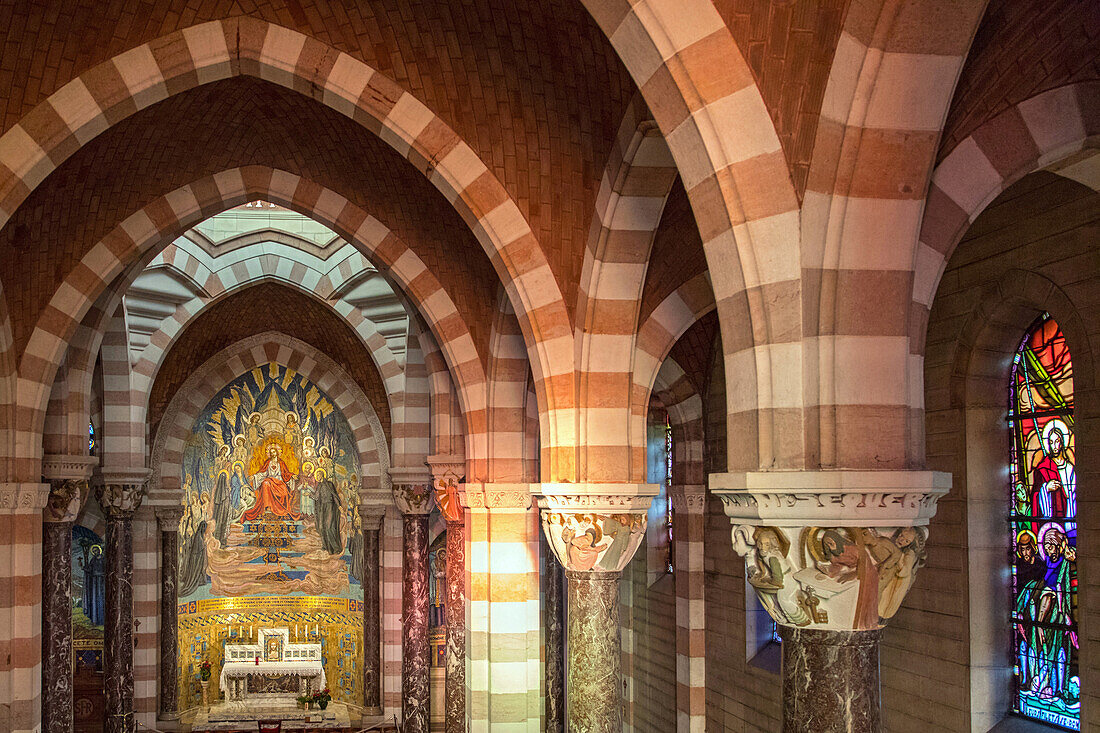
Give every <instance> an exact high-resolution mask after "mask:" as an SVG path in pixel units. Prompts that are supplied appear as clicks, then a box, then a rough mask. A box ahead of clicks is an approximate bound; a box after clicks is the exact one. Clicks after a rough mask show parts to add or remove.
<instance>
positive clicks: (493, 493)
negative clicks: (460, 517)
mask: <svg viewBox="0 0 1100 733" xmlns="http://www.w3.org/2000/svg"><path fill="white" fill-rule="evenodd" d="M536 485H537V484H527V483H518V484H511V483H491V484H487V483H484V482H479V483H465V484H459V485H458V487H457V494H458V500H459V503H460V504H461V505H462V506H464V507H466V508H467V509H530V508H531V499H532V494H531V488H532V487H533V486H536Z"/></svg>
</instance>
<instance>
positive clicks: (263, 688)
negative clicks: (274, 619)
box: [219, 629, 325, 700]
mask: <svg viewBox="0 0 1100 733" xmlns="http://www.w3.org/2000/svg"><path fill="white" fill-rule="evenodd" d="M219 685H220V687H221V691H222V694H223V695H224V696H225V699H226V700H245V699H254V698H259V699H264V698H267V699H271V698H284V699H285V698H292V699H293V698H297V697H298V696H299V695H306V694H309V693H311V692H315V691H317V690H323V689H324V688H325V668H324V665H323V664H322V660H321V645H320V644H293V643H291V642H290V631H289V629H260V631H259V634H258V635H257V643H255V644H226V645H225V663H224V664H223V665H222V672H221V676H220V678H219Z"/></svg>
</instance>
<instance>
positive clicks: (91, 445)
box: [88, 423, 96, 456]
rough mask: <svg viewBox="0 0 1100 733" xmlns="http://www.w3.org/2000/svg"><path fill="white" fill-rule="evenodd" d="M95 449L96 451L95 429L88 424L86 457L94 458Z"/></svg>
mask: <svg viewBox="0 0 1100 733" xmlns="http://www.w3.org/2000/svg"><path fill="white" fill-rule="evenodd" d="M95 449H96V442H95V428H94V427H92V424H91V423H88V455H90V456H94V455H95Z"/></svg>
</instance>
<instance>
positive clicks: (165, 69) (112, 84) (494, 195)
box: [0, 17, 575, 456]
mask: <svg viewBox="0 0 1100 733" xmlns="http://www.w3.org/2000/svg"><path fill="white" fill-rule="evenodd" d="M242 75H245V76H253V77H256V78H259V79H263V80H265V81H269V82H272V83H275V84H278V85H280V86H283V87H286V88H288V89H292V90H296V91H299V92H302V93H308V94H309V95H310V96H312V97H313V98H315V99H316V100H317V101H319V102H321V103H322V104H325V105H326V106H328V107H331V108H332V109H334V110H336V111H338V112H340V113H341V114H344V115H346V116H348V117H350V118H352V119H355V120H356V121H357V122H359V123H360V124H362V125H363V126H364V127H366V128H367V129H369V130H371V131H372V132H374V133H375V134H377V135H378V136H379V137H380V138H382V139H383V140H384V141H386V143H388V144H389V145H390V146H391V147H392V148H393V149H394V150H396V151H397V152H398V153H400V154H401V155H402V156H403V157H405V158H406V159H407V160H408V161H409V162H410V163H411V164H412V165H414V166H415V167H416V168H417V170H420V171H422V172H423V173H424V175H425V176H426V177H427V178H428V180H429V181H430V182H431V183H432V184H433V185H434V186H435V187H436V188H437V189H438V190H439V191H441V192H442V193H443V195H444V196H445V197H446V198H447V200H448V201H450V202H451V203H452V205H454V207H455V209H456V210H457V211H458V213H459V215H460V216H461V217H462V218H463V220H464V221H465V222H466V223H467V224H468V225H469V227H470V229H471V231H472V232H473V234H474V236H475V237H476V238H477V240H478V241H479V242H480V243H481V245H482V247H483V248H484V250H485V253H486V255H487V256H488V257H489V259H490V261H491V263H492V264H493V267H494V269H495V270H496V272H497V275H498V277H499V278H500V280H501V281H502V282H503V283H504V284H505V290H506V292H507V293H508V297H509V298H510V299H512V301H513V305H514V307H516V313H517V315H518V318H519V321H520V325H521V327H522V330H523V334H524V339H525V346H526V348H527V351H528V357H529V358H530V360H531V363H532V366H533V369H534V370H535V378H536V384H537V386H538V389H539V392H540V394H541V396H542V398H541V399H540V403H542V404H547V405H550V404H551V403H552V409H554V410H557V411H558V415H557V417H556V419H553V420H550V421H549V422H550V431H551V434H552V435H553V436H554V437H555V439H557V438H558V437H560V438H561V440H564V441H566V442H567V443H570V441H572V440H573V438H572V436H573V432H572V430H571V428H570V427H569V424H570V423H571V422H573V420H574V417H575V415H574V402H575V396H574V394H575V387H574V384H573V380H572V374H573V369H572V361H573V360H572V352H573V348H572V338H573V336H572V328H571V326H570V319H569V315H568V312H567V310H566V307H565V302H564V299H563V297H562V294H561V290H560V287H559V286H558V283H557V280H556V279H555V277H554V274H553V271H552V270H551V268H550V265H549V263H548V261H547V258H546V254H545V252H544V251H543V249H542V247H541V245H540V244H539V242H538V240H537V238H536V237H535V235H534V233H533V232H532V230H531V228H530V225H529V224H528V223H527V220H526V219H525V218H524V216H523V214H522V212H521V211H520V208H519V207H518V206H517V204H516V203H515V201H513V200H512V199H511V197H510V196H509V195H508V193H507V191H506V190H505V188H504V186H503V185H502V184H501V182H500V181H499V180H498V179H497V178H496V176H495V175H494V174H493V173H492V172H491V171H490V170H489V168H488V166H486V164H485V163H484V162H483V161H482V160H481V159H480V158H479V157H478V155H477V154H476V153H475V152H474V151H473V149H472V148H471V147H470V146H469V145H468V144H467V143H466V142H465V141H464V140H462V139H461V138H460V137H459V135H458V134H457V133H456V132H455V131H454V130H453V129H452V128H451V127H450V126H449V125H448V124H447V123H446V122H444V121H443V120H442V119H441V118H440V117H439V116H438V115H436V114H435V113H434V112H433V111H432V110H430V109H429V108H428V107H427V106H425V105H424V104H423V103H422V102H421V101H420V100H419V99H417V98H416V97H415V96H414V95H412V94H410V93H409V92H408V91H406V90H405V89H403V88H402V87H401V86H400V85H398V84H397V83H396V82H394V81H393V80H392V79H390V78H388V77H387V76H386V75H385V74H382V73H381V72H379V71H377V70H376V69H373V68H371V67H370V66H368V65H367V64H365V63H364V62H362V61H360V60H358V59H356V58H354V57H352V56H350V55H348V54H346V53H343V52H341V51H339V50H337V49H336V48H334V47H332V46H329V45H327V44H325V43H323V42H321V41H319V40H317V39H315V38H312V37H309V36H306V35H303V34H301V33H299V32H297V31H294V30H291V29H289V28H285V27H282V26H278V25H273V24H271V23H267V22H265V21H262V20H259V19H256V18H251V17H235V18H229V19H225V20H216V21H210V22H207V23H202V24H199V25H194V26H191V27H188V28H184V29H182V30H179V31H175V32H172V33H169V34H167V35H165V36H163V37H161V38H159V39H157V40H155V41H150V42H148V43H145V44H142V45H140V46H137V47H135V48H133V49H130V50H128V51H126V52H124V53H122V54H119V55H118V56H116V57H114V58H111V59H109V60H107V61H104V62H103V63H101V64H99V65H97V66H95V67H93V68H91V69H89V70H87V71H85V72H84V73H83V74H81V75H80V76H79V77H77V78H75V79H73V80H72V81H70V82H69V83H67V84H66V85H65V86H63V87H61V88H60V89H58V90H57V91H56V92H54V93H53V94H51V95H50V96H49V97H48V98H47V99H46V100H45V101H43V102H41V103H40V104H39V105H37V106H36V107H35V108H34V109H33V110H32V111H31V112H30V113H28V114H27V115H26V116H25V117H24V118H23V119H22V120H20V122H19V123H18V124H16V125H14V126H13V127H12V128H11V129H9V130H8V131H7V132H5V133H4V134H3V136H0V227H2V226H3V225H4V224H5V223H6V222H7V221H8V219H9V218H10V217H11V215H12V213H13V212H14V211H15V210H16V208H18V206H19V205H20V204H21V203H22V202H23V201H24V200H25V199H26V198H27V196H29V195H30V193H31V192H32V191H33V190H34V189H35V188H36V187H37V186H38V185H39V184H41V183H42V181H43V180H44V179H45V178H46V176H48V175H49V173H50V172H51V171H53V170H54V169H56V168H57V167H58V166H59V165H60V164H61V163H62V162H64V161H65V160H66V159H67V158H68V157H69V156H70V155H72V154H73V152H75V151H76V150H78V149H79V148H80V147H81V146H83V145H85V144H87V143H88V142H89V141H90V140H92V139H93V138H95V137H96V136H97V135H99V134H100V133H102V132H103V131H105V130H106V129H108V128H109V127H110V126H111V125H114V124H116V123H117V122H119V121H120V120H123V119H125V118H126V117H128V116H130V115H132V114H134V113H135V112H137V111H138V110H141V109H145V108H146V107H149V106H150V105H153V104H155V103H157V102H159V101H162V100H164V99H166V98H168V97H169V96H171V95H174V94H178V93H180V92H183V91H186V90H188V89H192V88H194V87H196V86H199V85H202V84H208V83H211V82H214V81H218V80H221V79H227V78H231V77H234V76H242ZM433 280H434V278H433ZM441 346H442V344H441ZM26 386H27V387H28V388H33V387H32V385H26ZM22 391H23V389H22V388H21V389H20V392H22ZM34 401H36V402H37V401H41V400H40V399H38V396H37V395H35V398H34ZM559 425H560V426H562V427H560V428H559ZM24 442H25V441H23V440H22V439H20V438H19V437H18V436H17V440H16V443H17V446H18V447H17V450H18V452H19V453H20V456H22V454H23V453H25V450H24V449H23V448H22V447H21V446H22V444H23V443H24ZM570 444H571V443H570Z"/></svg>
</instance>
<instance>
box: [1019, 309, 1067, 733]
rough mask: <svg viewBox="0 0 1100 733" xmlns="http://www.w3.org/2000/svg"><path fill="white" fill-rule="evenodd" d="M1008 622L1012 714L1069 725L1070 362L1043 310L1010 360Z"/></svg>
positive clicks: (1055, 326)
mask: <svg viewBox="0 0 1100 733" xmlns="http://www.w3.org/2000/svg"><path fill="white" fill-rule="evenodd" d="M1008 420H1009V425H1010V426H1011V433H1012V442H1011V449H1010V456H1011V458H1010V466H1011V475H1012V484H1011V497H1012V516H1011V518H1010V521H1009V531H1010V533H1011V540H1012V546H1013V567H1012V626H1013V638H1014V640H1015V647H1014V650H1015V660H1016V664H1015V670H1014V671H1015V688H1016V689H1015V695H1014V700H1013V707H1014V710H1015V712H1017V713H1020V714H1021V715H1025V716H1027V717H1029V718H1034V719H1036V720H1041V721H1043V722H1045V723H1052V724H1054V725H1059V726H1062V727H1064V728H1069V729H1072V730H1079V729H1080V726H1081V689H1080V677H1079V676H1078V662H1077V655H1078V649H1079V647H1080V640H1079V638H1078V629H1077V618H1078V606H1077V522H1076V519H1077V473H1076V469H1075V458H1074V446H1075V442H1076V441H1075V439H1074V420H1073V361H1072V359H1071V358H1070V351H1069V347H1068V345H1067V343H1066V337H1065V335H1064V334H1063V333H1062V330H1061V329H1060V328H1059V327H1058V324H1057V323H1056V322H1055V321H1054V320H1053V319H1051V318H1050V316H1049V315H1047V314H1044V315H1043V317H1042V318H1040V319H1039V320H1038V321H1037V322H1036V323H1035V324H1034V325H1033V326H1032V328H1031V329H1030V330H1029V331H1028V334H1027V336H1026V337H1025V338H1024V340H1023V342H1022V343H1021V344H1020V346H1019V348H1018V349H1017V352H1016V355H1015V358H1014V360H1013V367H1012V376H1011V382H1010V399H1009V414H1008Z"/></svg>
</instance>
